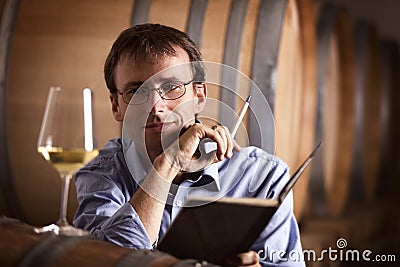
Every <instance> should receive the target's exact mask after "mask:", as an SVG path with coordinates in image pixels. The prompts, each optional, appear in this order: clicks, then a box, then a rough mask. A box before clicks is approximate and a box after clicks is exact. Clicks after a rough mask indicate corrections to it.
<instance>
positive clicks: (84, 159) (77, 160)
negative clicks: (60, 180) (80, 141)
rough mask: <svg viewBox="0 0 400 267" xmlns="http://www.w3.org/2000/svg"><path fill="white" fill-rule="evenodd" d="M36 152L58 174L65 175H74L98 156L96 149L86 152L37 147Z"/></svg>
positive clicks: (81, 149) (79, 149)
mask: <svg viewBox="0 0 400 267" xmlns="http://www.w3.org/2000/svg"><path fill="white" fill-rule="evenodd" d="M38 152H39V153H40V154H41V155H42V156H43V158H44V159H45V160H47V161H48V162H49V163H51V164H52V165H53V166H54V168H55V169H56V170H57V171H58V172H60V173H63V174H66V175H68V174H73V173H75V172H76V171H78V170H79V169H80V168H82V167H83V166H84V165H85V164H86V163H88V162H89V161H90V160H92V159H93V158H94V157H96V156H97V155H98V154H99V151H98V150H96V149H94V150H92V151H86V150H85V149H83V148H73V149H64V148H62V147H46V146H41V147H39V148H38Z"/></svg>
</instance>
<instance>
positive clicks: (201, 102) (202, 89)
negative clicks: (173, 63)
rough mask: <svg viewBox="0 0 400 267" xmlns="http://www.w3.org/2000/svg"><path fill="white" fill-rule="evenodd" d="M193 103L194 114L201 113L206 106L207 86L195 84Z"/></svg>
mask: <svg viewBox="0 0 400 267" xmlns="http://www.w3.org/2000/svg"><path fill="white" fill-rule="evenodd" d="M194 89H195V103H194V112H195V114H198V113H200V112H201V111H203V109H204V107H205V106H206V101H207V85H206V84H205V83H195V84H194Z"/></svg>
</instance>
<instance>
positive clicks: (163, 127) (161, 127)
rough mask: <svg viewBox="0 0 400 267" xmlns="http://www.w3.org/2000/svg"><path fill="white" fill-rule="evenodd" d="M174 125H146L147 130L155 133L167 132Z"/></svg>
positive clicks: (163, 123)
mask: <svg viewBox="0 0 400 267" xmlns="http://www.w3.org/2000/svg"><path fill="white" fill-rule="evenodd" d="M173 124H174V123H173V122H157V123H148V124H146V127H145V128H146V130H147V131H150V132H153V133H158V132H161V131H163V130H164V131H165V130H167V129H168V128H169V127H171V126H172V125H173Z"/></svg>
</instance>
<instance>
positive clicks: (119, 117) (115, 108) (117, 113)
mask: <svg viewBox="0 0 400 267" xmlns="http://www.w3.org/2000/svg"><path fill="white" fill-rule="evenodd" d="M110 101H111V111H112V113H113V116H114V119H115V120H116V121H118V122H123V120H124V116H123V114H122V110H121V107H120V106H119V105H118V94H115V93H114V94H113V93H110Z"/></svg>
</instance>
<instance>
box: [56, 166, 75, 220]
mask: <svg viewBox="0 0 400 267" xmlns="http://www.w3.org/2000/svg"><path fill="white" fill-rule="evenodd" d="M60 177H61V183H62V185H61V207H60V217H59V218H58V221H57V225H59V226H62V225H69V223H68V220H67V206H68V191H69V182H70V180H71V178H72V175H71V174H65V173H60Z"/></svg>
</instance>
